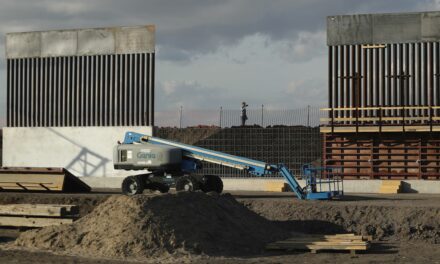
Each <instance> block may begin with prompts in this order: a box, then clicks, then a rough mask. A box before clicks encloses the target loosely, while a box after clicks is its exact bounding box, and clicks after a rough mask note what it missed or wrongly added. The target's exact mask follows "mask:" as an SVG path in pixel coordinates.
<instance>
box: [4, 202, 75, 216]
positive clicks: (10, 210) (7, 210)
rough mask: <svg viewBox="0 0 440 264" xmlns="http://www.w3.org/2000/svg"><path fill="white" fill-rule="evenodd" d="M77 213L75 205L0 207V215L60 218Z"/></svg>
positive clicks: (16, 205) (15, 205)
mask: <svg viewBox="0 0 440 264" xmlns="http://www.w3.org/2000/svg"><path fill="white" fill-rule="evenodd" d="M78 213H79V209H78V206H76V205H57V204H6V205H0V215H22V216H23V215H28V216H49V217H62V216H67V215H76V214H78Z"/></svg>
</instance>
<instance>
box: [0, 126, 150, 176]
mask: <svg viewBox="0 0 440 264" xmlns="http://www.w3.org/2000/svg"><path fill="white" fill-rule="evenodd" d="M127 131H133V132H139V133H143V134H147V135H151V134H152V127H147V126H132V127H5V128H3V166H5V167H62V168H66V169H67V170H69V171H70V172H71V173H72V174H74V175H75V176H94V177H96V176H97V177H99V176H103V175H105V176H107V177H112V176H126V175H130V174H133V172H127V171H122V170H114V169H113V148H114V146H115V145H116V144H117V142H118V140H119V141H123V139H124V135H125V132H127ZM100 182H101V181H100ZM103 182H104V181H103Z"/></svg>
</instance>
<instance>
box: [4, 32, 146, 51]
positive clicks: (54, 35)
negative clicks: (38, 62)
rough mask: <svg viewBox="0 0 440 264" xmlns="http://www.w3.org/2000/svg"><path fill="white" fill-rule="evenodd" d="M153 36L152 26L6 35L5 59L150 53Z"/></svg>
mask: <svg viewBox="0 0 440 264" xmlns="http://www.w3.org/2000/svg"><path fill="white" fill-rule="evenodd" d="M154 34H155V27H154V26H153V25H149V26H135V27H113V28H91V29H72V30H51V31H38V32H24V33H8V34H7V35H6V57H7V58H8V59H16V58H34V57H57V56H73V55H78V56H81V55H103V54H107V55H111V54H126V53H152V52H154V50H155V36H154Z"/></svg>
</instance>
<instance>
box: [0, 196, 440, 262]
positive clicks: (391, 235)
mask: <svg viewBox="0 0 440 264" xmlns="http://www.w3.org/2000/svg"><path fill="white" fill-rule="evenodd" d="M112 194H114V193H112V192H108V190H105V191H103V192H98V193H96V192H95V193H91V194H38V193H31V194H29V193H27V194H25V193H1V194H0V204H6V203H31V202H33V203H54V204H78V205H80V208H81V215H82V216H83V215H86V214H88V213H89V212H90V211H91V210H93V208H94V207H95V206H96V205H97V204H100V203H101V202H103V201H105V200H106V199H107V198H108V197H109V196H110V195H112ZM233 195H234V197H235V198H236V199H237V200H238V201H239V202H241V203H243V204H244V205H245V206H247V207H248V208H249V209H251V210H252V211H254V212H256V213H257V214H259V215H261V216H263V217H265V218H267V219H268V220H270V221H273V222H275V223H276V224H278V225H279V226H281V227H283V228H286V230H294V231H296V230H298V229H301V230H303V231H304V230H306V231H307V232H309V233H314V232H321V233H331V232H333V231H335V230H338V231H339V230H340V231H357V230H360V231H361V232H362V231H366V232H368V229H365V230H363V224H362V223H358V222H354V221H355V220H356V221H363V222H368V223H370V224H372V225H374V224H375V223H377V224H378V225H379V226H381V225H383V224H385V225H388V226H391V228H389V229H384V230H382V231H379V232H378V231H377V230H378V229H377V228H376V230H375V233H374V234H373V235H375V236H376V241H375V242H374V243H373V247H372V248H371V250H369V251H368V252H366V253H362V254H358V255H357V256H356V257H355V258H352V257H351V256H350V254H349V253H345V252H322V253H318V254H311V253H309V252H278V251H275V252H265V253H262V254H255V255H247V256H237V257H206V256H205V257H200V256H193V257H190V258H188V257H185V258H183V259H172V258H171V259H154V258H152V259H145V261H144V262H145V263H159V262H160V263H167V262H168V263H176V262H191V263H292V262H299V263H318V262H319V263H335V262H340V263H422V262H423V263H439V262H440V247H439V245H438V244H436V243H437V242H438V241H437V240H436V239H435V237H436V236H437V234H438V233H437V232H439V231H440V230H438V229H439V228H438V227H437V226H434V227H433V228H431V227H430V225H432V224H435V223H436V222H437V221H438V219H440V218H439V217H438V215H437V213H438V211H439V210H440V195H421V194H399V195H362V196H357V195H347V196H346V197H345V198H344V199H342V200H339V201H322V202H316V201H299V200H297V199H295V198H294V197H292V195H291V194H286V193H255V192H253V193H251V192H235V193H233ZM393 215H397V217H394V218H393V217H392V216H393ZM335 216H337V217H335ZM418 216H420V217H418ZM376 219H377V220H376ZM417 219H419V220H417ZM431 220H433V221H432V222H431ZM399 221H400V222H399ZM402 221H403V222H406V223H408V227H409V228H408V229H406V228H402V229H398V227H399V226H398V225H399V223H401V222H402ZM329 227H330V228H329ZM411 228H412V229H411ZM371 230H372V229H370V231H371ZM390 230H391V231H390ZM411 230H413V231H411ZM424 230H425V231H424ZM405 232H409V233H408V235H405V234H406V233H405ZM424 232H425V233H426V234H431V236H429V235H428V236H426V234H425V233H424ZM19 233H20V231H19V230H16V229H6V228H4V229H0V263H28V262H29V261H30V260H33V262H36V263H109V264H112V263H127V261H126V260H123V261H118V260H115V259H99V258H84V257H82V256H75V255H66V254H65V253H64V252H57V253H56V254H55V253H51V252H47V251H38V250H24V249H23V248H20V247H17V246H14V240H15V238H16V237H17V236H18V235H19ZM433 237H434V238H433Z"/></svg>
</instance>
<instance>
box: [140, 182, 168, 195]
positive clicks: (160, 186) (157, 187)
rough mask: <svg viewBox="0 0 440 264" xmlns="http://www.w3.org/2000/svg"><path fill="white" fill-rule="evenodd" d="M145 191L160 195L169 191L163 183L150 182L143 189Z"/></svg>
mask: <svg viewBox="0 0 440 264" xmlns="http://www.w3.org/2000/svg"><path fill="white" fill-rule="evenodd" d="M145 189H150V190H153V191H159V192H161V193H167V192H168V191H169V190H170V186H168V184H165V183H160V182H151V183H149V184H148V185H147V186H146V187H145Z"/></svg>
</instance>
